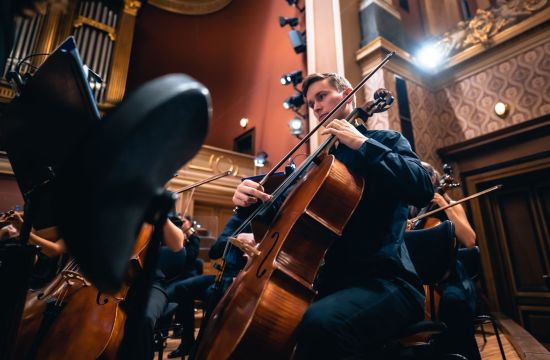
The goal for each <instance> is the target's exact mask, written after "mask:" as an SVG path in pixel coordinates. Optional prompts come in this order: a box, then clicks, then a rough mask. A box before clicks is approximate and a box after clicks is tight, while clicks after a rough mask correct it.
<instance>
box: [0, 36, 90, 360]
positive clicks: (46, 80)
mask: <svg viewBox="0 0 550 360" xmlns="http://www.w3.org/2000/svg"><path fill="white" fill-rule="evenodd" d="M17 78H19V80H20V85H21V86H22V88H21V89H20V90H21V93H20V96H18V97H16V98H15V99H14V100H13V101H12V102H11V103H10V104H9V105H8V106H7V107H6V112H5V116H3V117H2V119H1V122H0V127H1V131H0V134H1V136H2V143H3V144H4V145H5V147H6V150H7V154H8V158H9V160H10V163H11V166H12V169H13V172H14V174H15V177H16V179H17V183H18V185H19V189H20V191H21V193H22V194H23V198H24V200H25V214H24V217H25V222H24V225H23V228H22V230H21V234H20V240H21V242H20V243H19V244H10V245H9V246H8V245H3V246H2V256H3V260H7V261H2V265H3V266H2V269H1V271H2V272H3V274H7V276H8V275H9V276H11V277H12V278H15V277H17V276H18V277H19V278H18V281H12V282H11V284H17V285H18V286H17V287H15V286H14V287H13V288H11V289H7V291H6V296H3V297H2V301H1V303H0V308H1V309H2V313H3V314H2V318H3V319H6V320H7V321H6V322H4V324H7V325H6V326H4V327H3V328H2V332H3V334H2V339H3V340H5V341H2V342H1V343H0V353H2V354H4V356H8V357H9V356H10V353H11V351H12V350H13V343H14V342H15V341H14V339H15V335H16V333H17V328H18V326H19V318H20V317H21V312H22V309H23V304H24V300H25V296H26V291H27V288H28V281H29V275H30V271H31V268H32V266H33V262H34V255H35V254H36V247H35V246H27V245H25V244H26V242H27V241H28V236H29V233H30V229H31V227H35V228H37V229H42V228H46V227H50V226H53V225H55V219H54V217H53V211H52V203H51V199H52V184H53V182H54V179H55V172H56V171H57V170H58V169H60V168H62V167H63V166H64V165H65V163H66V160H67V157H68V154H69V153H70V152H71V150H72V149H73V148H74V147H75V146H76V144H77V143H78V142H80V141H81V140H82V138H83V137H84V136H85V135H86V134H87V133H89V132H90V130H91V129H92V128H93V127H94V126H97V125H98V124H99V111H98V110H97V107H96V105H95V102H94V100H93V96H92V93H91V90H90V88H89V85H88V83H87V81H86V77H85V76H84V73H83V70H82V62H81V60H80V56H79V55H78V51H77V49H76V45H75V43H74V39H73V38H72V37H71V38H68V39H67V40H66V41H65V42H64V43H63V44H62V45H61V46H60V47H59V48H57V49H56V50H55V51H54V52H53V53H52V54H51V55H50V56H49V57H48V58H47V59H46V61H45V62H44V64H43V65H42V66H41V67H40V68H39V69H38V70H37V71H36V73H35V74H34V76H33V77H31V78H30V79H29V78H27V79H26V80H25V81H23V80H22V79H21V77H19V76H17ZM25 256H27V257H28V258H25ZM4 257H5V259H4ZM15 258H19V259H20V260H18V261H14V259H15ZM22 264H25V265H27V267H26V268H24V269H21V265H22ZM8 265H9V266H8ZM8 267H9V268H8Z"/></svg>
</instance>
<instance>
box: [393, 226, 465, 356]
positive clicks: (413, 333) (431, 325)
mask: <svg viewBox="0 0 550 360" xmlns="http://www.w3.org/2000/svg"><path fill="white" fill-rule="evenodd" d="M405 244H406V246H407V250H408V251H409V255H410V258H411V261H412V263H413V264H414V266H415V268H416V272H417V274H418V276H419V277H420V280H421V281H422V284H423V285H426V286H427V287H428V288H429V291H430V294H432V296H431V301H430V303H431V304H430V305H431V306H430V310H431V315H432V317H431V319H432V320H422V321H419V322H417V323H415V324H413V325H411V326H409V327H408V328H406V329H405V330H404V331H403V332H402V333H401V334H400V335H399V337H398V338H396V339H392V340H391V341H390V342H389V343H388V344H387V345H386V346H385V348H387V349H388V350H390V351H391V352H392V353H393V354H394V355H397V356H398V358H400V359H402V358H414V359H429V358H433V359H435V358H436V356H437V355H436V354H435V351H434V348H433V341H434V338H435V337H436V336H437V335H439V334H442V333H443V332H445V330H446V329H447V326H446V325H445V324H444V323H443V322H441V321H437V320H435V319H437V317H436V316H435V304H434V300H433V293H434V289H435V287H436V286H437V284H439V283H440V282H442V281H444V280H446V279H447V278H448V277H449V275H450V274H451V272H452V271H453V268H454V264H455V261H456V253H457V246H458V244H457V241H456V237H455V229H454V224H453V223H452V222H451V221H449V220H447V221H444V222H442V223H441V224H439V225H437V226H435V227H432V228H429V229H422V230H411V231H407V232H405ZM445 358H446V359H465V357H463V356H461V355H458V354H447V355H446V357H445Z"/></svg>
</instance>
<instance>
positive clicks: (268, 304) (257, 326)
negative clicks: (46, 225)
mask: <svg viewBox="0 0 550 360" xmlns="http://www.w3.org/2000/svg"><path fill="white" fill-rule="evenodd" d="M387 60H389V56H388V57H386V59H385V60H384V62H382V63H381V64H380V65H379V66H378V67H377V68H376V69H375V70H373V72H371V74H369V76H367V77H365V79H363V81H362V83H360V84H359V85H358V86H357V87H356V88H355V89H354V91H352V92H351V93H350V94H348V95H347V96H346V97H344V99H343V100H342V101H341V102H340V103H339V105H337V106H336V107H335V108H334V109H333V110H331V112H329V113H328V114H327V115H326V116H325V117H324V118H323V120H321V122H320V123H319V124H318V125H317V127H316V128H314V129H313V130H312V132H310V133H309V134H308V135H306V136H305V137H304V139H303V140H302V141H307V139H308V138H309V137H310V136H311V134H312V133H313V132H315V131H316V130H317V129H318V128H319V127H320V126H322V125H323V124H324V123H325V122H326V120H328V119H329V118H330V117H331V116H332V115H333V114H334V113H335V111H337V109H338V107H339V106H341V105H342V104H343V103H345V102H346V101H347V100H348V99H349V98H350V97H351V96H353V93H354V92H355V91H357V89H358V88H359V87H360V86H362V84H364V82H365V81H366V80H368V78H369V77H370V76H371V75H372V74H373V73H374V72H375V71H376V70H377V69H378V68H379V67H381V66H382V65H383V64H384V63H385V62H386V61H387ZM377 93H379V96H378V98H376V96H375V101H371V102H369V103H367V104H366V105H365V106H364V107H362V108H356V109H354V110H353V111H352V112H351V113H350V115H348V117H346V120H347V121H349V122H351V121H353V120H356V119H357V118H360V119H362V120H363V121H365V120H367V118H368V117H369V116H371V115H372V114H374V113H375V112H380V111H385V110H387V108H389V105H390V104H391V102H392V101H393V98H392V97H391V95H390V94H389V92H387V90H386V91H380V92H377ZM333 140H334V137H333V136H329V137H328V138H327V139H326V140H325V141H324V142H323V144H322V145H321V146H320V147H319V148H318V149H317V150H316V151H315V152H313V153H312V154H311V155H310V156H309V157H308V158H307V159H306V161H304V163H302V165H301V167H300V169H298V170H295V172H294V173H293V174H292V175H291V176H289V177H288V178H287V179H286V180H285V181H284V182H283V183H282V185H281V186H280V187H279V188H278V189H277V190H276V191H275V192H274V193H273V194H272V195H273V198H272V200H270V201H267V202H265V203H264V204H262V205H261V206H259V207H258V208H257V209H256V210H255V211H253V213H252V215H251V218H252V219H255V220H258V219H257V218H261V217H262V215H263V213H264V212H267V211H269V208H270V206H271V205H273V203H274V202H276V201H279V200H282V197H283V195H284V194H285V192H286V191H287V190H289V189H290V186H293V187H292V190H291V192H290V194H289V195H288V196H287V197H286V199H285V200H284V203H283V205H282V206H281V208H279V210H278V213H277V215H276V216H275V220H274V221H272V222H270V223H264V224H263V225H264V226H263V228H264V229H265V232H263V233H260V232H258V231H257V230H256V226H255V225H256V224H255V223H252V228H253V232H254V237H255V238H256V239H261V241H260V243H259V244H258V246H257V247H256V248H255V250H256V251H254V250H252V251H247V249H248V248H246V247H243V249H244V250H245V251H247V253H248V254H249V256H250V258H249V261H248V262H247V264H246V266H245V268H244V269H243V270H242V271H241V272H240V273H239V275H238V276H237V277H236V278H235V280H234V281H233V283H232V285H231V286H230V287H229V289H228V290H227V292H226V293H225V295H224V296H223V298H222V299H221V300H220V302H219V303H218V305H217V306H216V308H215V309H214V311H213V312H212V314H211V316H210V319H209V322H208V324H207V325H206V328H205V332H204V334H203V337H202V340H201V341H200V343H199V347H198V350H197V353H196V359H200V360H203V359H227V358H237V359H250V358H255V357H257V351H258V347H259V346H261V347H262V354H263V356H262V357H263V358H289V357H290V356H291V354H292V352H293V349H294V346H295V332H296V328H297V326H298V324H299V323H300V321H301V319H302V316H303V314H304V313H305V311H306V310H307V308H308V307H309V305H310V303H311V301H312V300H313V298H314V296H315V294H316V292H315V290H314V289H313V285H312V284H313V281H314V279H315V276H316V274H317V271H318V269H319V267H320V265H321V263H322V261H323V258H324V254H325V252H326V251H327V249H328V248H329V247H330V245H331V243H332V242H333V241H334V240H335V239H337V238H338V237H340V236H341V235H342V233H343V229H344V228H345V226H346V224H347V222H348V221H349V219H350V218H351V216H352V215H353V213H354V211H355V209H356V207H357V206H358V204H359V202H360V200H361V196H362V194H363V189H364V179H363V178H362V177H359V176H356V175H354V174H352V173H350V172H349V170H348V169H347V168H346V166H345V165H344V164H342V163H341V162H339V161H337V160H336V159H335V158H334V156H333V155H330V154H328V152H327V150H328V149H329V148H330V147H331V146H332V145H333ZM300 145H301V143H298V145H296V147H298V146H300ZM296 147H295V148H296ZM291 153H292V151H291ZM289 157H290V155H287V157H286V158H283V160H281V162H279V164H277V165H275V166H274V168H273V169H272V170H271V172H273V171H275V170H276V169H277V168H278V167H279V166H281V164H282V163H283V162H284V161H286V160H287V159H288V158H289ZM269 174H270V173H268V176H269ZM265 180H266V178H264V180H262V182H260V184H261V185H263V183H264V182H265ZM327 203H330V207H329V206H327V205H326V204H327ZM282 214H284V216H283V215H282ZM258 221H259V222H261V220H258ZM248 223H249V222H247V221H245V222H244V223H243V224H242V225H241V226H240V227H239V228H238V229H237V231H236V232H235V234H237V233H239V232H241V231H242V230H243V229H244V228H245V227H246V226H247V225H248ZM261 225H262V224H261ZM233 237H235V236H233ZM248 250H250V249H248ZM222 269H223V264H222ZM260 344H261V345H260Z"/></svg>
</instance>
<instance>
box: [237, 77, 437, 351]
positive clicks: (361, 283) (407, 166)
mask: <svg viewBox="0 0 550 360" xmlns="http://www.w3.org/2000/svg"><path fill="white" fill-rule="evenodd" d="M302 88H303V94H304V97H305V99H306V102H307V104H308V106H309V107H310V108H311V109H312V110H313V112H314V114H315V116H316V117H317V118H318V119H322V118H323V117H324V116H326V115H327V114H328V113H329V112H330V110H331V109H332V108H333V107H334V106H335V105H336V104H337V103H338V102H339V101H341V100H342V99H343V98H344V97H345V96H346V95H347V94H349V93H350V92H351V91H352V89H351V86H350V84H349V82H348V81H347V80H346V79H344V78H343V77H341V76H339V75H337V74H334V73H324V74H312V75H309V76H308V77H307V78H306V79H305V80H304V82H303V87H302ZM353 108H354V99H353V98H350V99H349V101H348V102H347V103H346V104H345V105H344V106H343V107H342V108H340V110H339V111H337V112H336V113H335V114H334V115H333V120H332V121H330V123H328V125H326V128H325V130H323V132H322V134H332V135H335V136H336V138H337V140H338V143H337V146H334V147H333V148H332V149H331V150H330V152H331V153H332V154H333V155H334V156H335V157H336V158H337V159H338V160H339V161H341V162H342V163H344V164H345V165H346V167H347V168H348V169H349V170H350V171H351V172H353V173H355V174H357V175H360V176H362V177H364V179H365V189H364V192H363V195H362V198H361V201H360V204H359V206H358V207H357V209H356V211H355V213H354V214H353V216H352V218H351V219H350V221H349V223H348V225H347V227H346V228H345V230H344V233H343V235H342V237H341V238H340V239H337V240H336V241H335V242H334V244H333V245H332V246H331V248H330V249H329V250H328V251H327V254H326V256H325V263H324V265H323V266H322V267H321V270H320V272H319V275H318V277H317V281H316V284H315V286H316V288H317V290H318V297H317V298H316V300H315V302H314V303H313V304H312V305H311V306H310V307H309V309H308V310H307V312H306V313H305V315H304V317H303V318H302V322H301V323H300V325H299V327H298V330H297V348H296V352H295V358H296V359H342V358H362V357H364V356H366V355H367V354H372V353H373V351H375V349H377V348H379V347H380V346H379V345H381V344H382V343H383V342H384V341H386V340H388V339H390V338H392V337H395V336H398V335H399V332H400V331H401V330H402V329H403V328H405V327H406V326H408V325H410V324H412V323H414V322H416V321H419V320H421V319H422V318H423V305H424V294H423V289H422V285H421V282H420V279H419V278H418V276H417V274H416V272H415V269H414V266H413V264H412V263H411V260H410V258H409V254H408V252H407V248H406V247H405V244H404V242H403V234H404V231H405V224H406V221H407V214H408V204H409V203H411V204H415V205H416V206H424V205H426V204H427V203H428V202H429V201H430V200H431V199H432V198H433V187H432V184H431V181H430V177H429V175H428V173H427V172H426V170H425V169H424V168H423V167H422V165H421V164H420V160H419V159H418V157H417V156H416V154H415V153H414V152H413V151H412V150H411V147H410V145H409V143H408V141H407V140H406V139H405V138H404V137H403V136H402V135H401V134H400V133H398V132H396V131H387V130H368V129H367V128H365V127H364V126H362V125H360V126H358V127H356V126H354V125H352V124H350V123H348V122H346V121H345V120H342V119H344V118H345V117H346V116H347V115H348V114H350V113H351V111H352V110H353ZM257 199H261V200H264V201H265V200H269V199H270V195H268V194H266V193H264V192H263V189H262V187H261V186H260V185H259V184H257V183H254V182H252V181H244V182H243V183H241V184H240V185H239V186H238V187H237V190H236V191H235V194H234V196H233V202H234V203H235V205H237V206H241V207H246V206H250V205H253V204H255V203H256V202H257V201H258V200H257Z"/></svg>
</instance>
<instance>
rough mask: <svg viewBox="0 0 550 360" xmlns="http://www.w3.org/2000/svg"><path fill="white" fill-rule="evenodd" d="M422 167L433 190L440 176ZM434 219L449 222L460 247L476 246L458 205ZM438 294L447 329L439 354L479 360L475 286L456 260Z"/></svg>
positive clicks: (438, 198) (440, 202)
mask: <svg viewBox="0 0 550 360" xmlns="http://www.w3.org/2000/svg"><path fill="white" fill-rule="evenodd" d="M422 166H424V168H425V169H426V170H427V171H428V173H429V174H430V177H431V179H432V184H433V185H434V187H435V186H437V185H438V181H439V178H440V176H439V173H438V172H437V171H436V170H435V169H434V167H433V166H432V165H431V164H429V163H426V162H422ZM452 201H453V200H452V199H451V198H450V197H449V195H447V194H446V193H444V194H443V195H441V194H439V193H437V192H436V193H435V195H434V198H433V199H432V203H434V204H436V205H437V206H438V207H443V206H446V205H448V204H450V203H451V202H452ZM420 211H422V210H420ZM434 216H436V217H438V218H439V220H441V221H445V220H447V219H449V220H451V221H452V222H453V224H454V225H455V235H456V239H457V241H458V242H459V244H460V245H461V246H463V247H466V248H470V247H473V246H474V245H475V240H476V233H475V232H474V230H473V229H472V226H471V225H470V223H469V221H468V217H467V216H466V212H465V211H464V208H463V207H462V205H461V204H458V205H455V206H453V207H450V208H448V209H445V210H443V211H440V212H439V213H436V214H434ZM437 291H438V293H439V295H440V298H439V299H440V300H439V319H440V320H441V321H443V322H444V323H445V324H446V325H447V328H448V330H447V331H446V332H445V333H444V334H443V336H442V337H441V338H440V339H439V340H438V342H437V344H438V345H439V346H440V351H441V352H442V353H445V354H449V353H454V354H460V355H463V356H465V357H466V358H468V359H471V360H475V359H481V355H480V353H479V349H478V347H477V343H476V339H475V334H474V324H473V317H474V315H475V313H476V311H477V295H476V291H475V286H474V284H473V282H472V280H471V279H470V276H468V274H467V272H466V270H465V269H464V266H463V265H462V263H461V262H460V261H458V260H457V262H456V271H455V272H453V274H452V275H451V276H450V277H449V278H448V279H447V280H446V281H445V282H444V283H442V284H439V286H438V288H437Z"/></svg>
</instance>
